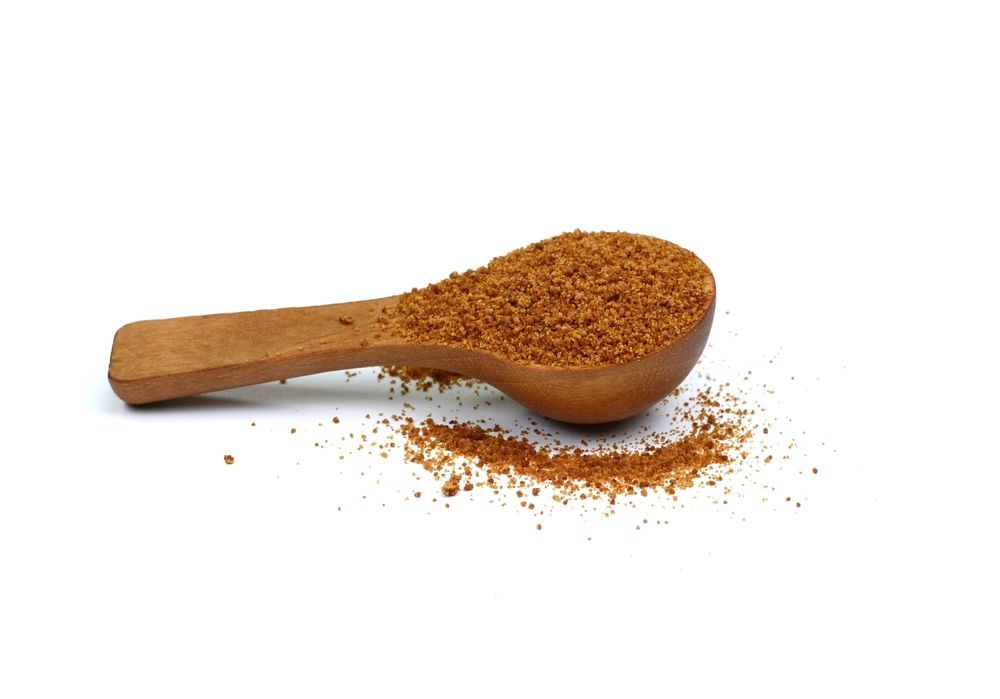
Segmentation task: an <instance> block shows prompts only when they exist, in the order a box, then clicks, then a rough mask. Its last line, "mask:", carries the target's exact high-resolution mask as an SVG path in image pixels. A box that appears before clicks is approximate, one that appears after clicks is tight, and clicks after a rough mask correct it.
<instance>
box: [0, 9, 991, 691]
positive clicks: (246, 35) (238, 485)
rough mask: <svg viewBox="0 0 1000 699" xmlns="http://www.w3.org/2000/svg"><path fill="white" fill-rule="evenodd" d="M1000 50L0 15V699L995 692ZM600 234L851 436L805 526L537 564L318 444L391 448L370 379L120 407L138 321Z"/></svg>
mask: <svg viewBox="0 0 1000 699" xmlns="http://www.w3.org/2000/svg"><path fill="white" fill-rule="evenodd" d="M998 35H1000V23H998V18H997V11H996V8H995V5H994V4H992V3H987V2H983V3H971V2H954V1H952V2H905V3H904V2H898V3H894V2H879V1H872V0H866V1H865V2H830V3H796V2H786V3H783V2H763V3H723V2H703V3H685V4H666V3H649V4H642V3H625V2H616V3H607V4H604V5H601V4H595V3H585V2H580V3H565V4H553V3H544V2H531V3H510V2H508V3H502V4H497V5H495V6H493V7H486V6H476V5H474V4H472V3H453V4H450V3H344V4H341V5H339V6H338V5H336V4H333V3H297V2H281V3H264V2H242V3H235V2H233V3H225V2H207V1H204V0H201V1H199V2H170V3H128V2H121V3H111V2H90V3H54V2H43V1H35V2H17V1H14V2H5V3H3V4H2V6H0V232H2V234H3V241H4V242H3V251H4V252H3V254H2V257H0V268H2V278H0V286H2V300H0V303H2V305H3V308H2V312H3V322H4V328H5V330H4V333H3V336H4V341H3V343H2V346H0V353H2V359H3V362H4V366H5V367H6V372H5V377H4V389H5V390H4V398H5V401H4V404H5V410H4V415H3V420H2V435H3V438H2V441H0V695H3V696H4V697H31V696H46V697H55V696H101V697H113V696H129V697H133V696H241V697H242V696H252V695H260V696H334V695H340V696H364V695H372V696H375V695H379V696H391V695H401V694H404V693H405V694H417V695H436V696H475V695H500V696H510V695H537V694H542V693H546V694H549V695H557V696H562V695H570V694H578V695H603V696H633V695H634V696H645V695H650V696H651V695H665V694H677V695H682V696H683V695H699V694H705V695H716V696H717V695H720V694H728V695H746V694H751V695H764V696H781V695H784V696H803V695H805V696H816V695H820V696H822V695H831V696H834V695H843V694H845V693H851V694H876V693H878V694H886V693H890V694H893V695H901V694H912V693H928V694H935V695H941V694H945V693H947V694H948V695H962V696H976V695H978V696H988V695H991V696H996V693H997V691H998V679H997V669H996V658H997V651H998V648H997V636H996V634H997V625H998V621H1000V620H998V608H997V602H996V596H995V595H996V589H997V587H998V582H1000V581H998V576H997V573H996V563H997V561H996V559H997V554H996V532H997V530H998V526H997V525H998V521H997V520H998V517H997V514H996V509H997V497H998V486H1000V482H998V481H1000V479H998V476H997V468H998V466H1000V464H998V459H997V451H996V439H995V435H996V420H995V418H996V412H997V409H996V396H997V392H996V390H997V388H998V386H997V380H996V370H995V365H994V354H995V352H996V342H995V340H993V339H992V338H993V335H992V331H993V329H994V328H993V326H995V324H996V311H995V308H994V302H995V301H996V299H997V285H996V282H995V274H996V273H995V262H996V259H997V258H996V245H995V239H996V235H997V234H998V233H1000V211H998V209H1000V205H998V193H1000V166H998V163H1000V138H998V132H1000V129H998V124H1000V90H998V87H1000V80H998V78H1000V76H998V66H1000V48H998V46H1000V44H998V41H997V37H998ZM577 227H579V228H582V229H588V230H593V229H610V230H618V229H621V230H628V231H636V232H644V233H651V234H656V235H659V236H662V237H666V238H669V239H671V240H674V241H676V242H678V243H680V244H682V245H685V246H686V247H689V248H691V249H693V250H695V251H696V252H698V253H699V255H701V256H702V257H703V259H705V260H706V261H707V262H708V263H709V264H710V265H711V266H712V268H713V270H714V271H715V273H716V276H717V279H718V282H719V289H720V301H719V303H720V306H719V312H720V316H719V321H718V323H717V326H716V329H715V331H714V334H713V341H712V347H710V348H709V350H708V351H707V353H706V361H707V360H708V359H709V358H712V359H713V361H716V362H720V363H722V364H725V365H727V366H730V367H732V371H745V370H747V369H755V370H757V369H760V370H761V371H763V365H764V364H766V359H767V358H770V357H774V356H775V355H777V356H778V359H777V360H776V362H775V364H774V365H773V368H772V369H771V372H772V374H771V380H772V382H773V383H772V385H773V386H774V390H775V394H774V397H773V401H775V403H774V406H773V409H774V410H775V411H776V412H775V415H776V416H781V417H782V418H783V419H787V421H788V424H789V425H791V426H793V428H794V429H795V430H799V431H804V432H806V433H807V435H808V436H803V437H802V439H803V440H806V441H807V442H809V441H810V440H812V442H815V443H818V442H820V441H825V442H826V443H827V446H826V447H825V448H822V449H819V448H816V449H814V450H813V451H812V452H811V453H810V458H813V459H815V463H821V464H822V470H821V473H820V475H819V476H816V477H812V476H810V477H809V478H805V477H801V476H798V475H796V474H795V473H793V469H792V468H791V467H788V466H786V467H785V471H784V472H781V471H780V470H776V471H775V472H774V474H767V473H765V474H763V476H762V477H763V478H764V479H765V480H767V479H774V481H775V482H779V483H781V484H782V485H783V486H784V485H788V487H794V488H796V490H794V491H793V494H794V495H796V496H799V495H801V496H803V497H808V500H807V502H806V503H805V504H804V506H803V507H802V508H801V509H799V510H798V511H792V510H789V509H787V508H785V507H781V506H779V505H778V503H777V502H776V500H774V499H772V500H771V501H769V502H764V501H763V500H754V499H753V498H751V497H747V498H745V500H744V501H743V502H742V504H741V507H742V511H741V512H742V514H741V516H739V517H736V516H732V515H731V514H730V513H727V511H726V510H724V509H720V508H718V507H714V506H709V505H707V504H705V503H704V502H703V501H701V500H698V499H697V498H694V499H692V500H691V501H690V502H689V504H688V506H687V507H686V508H685V509H683V510H680V511H676V512H673V513H672V515H671V524H670V525H668V526H661V527H645V528H642V529H641V530H639V531H636V530H635V528H634V526H633V525H634V524H635V523H636V519H635V516H634V515H633V514H628V513H625V514H618V515H616V516H615V517H613V518H608V519H605V518H603V517H577V516H575V515H573V514H570V515H567V516H563V517H559V516H553V517H552V518H550V519H549V520H545V521H546V524H545V528H544V529H543V530H542V531H540V532H539V531H537V530H535V528H534V526H533V521H534V520H531V521H528V520H526V519H525V517H523V516H520V513H517V512H511V511H510V510H507V509H504V508H502V507H499V506H495V505H490V504H489V503H487V502H486V501H485V500H484V499H480V500H475V501H468V500H460V499H459V498H456V499H455V500H456V505H455V506H454V507H453V508H451V509H450V510H447V511H446V510H443V509H442V508H441V507H440V503H438V507H436V508H435V507H430V503H428V502H427V501H426V500H424V501H422V502H420V503H414V501H413V500H412V499H411V500H407V499H406V496H407V495H408V494H409V491H410V490H411V489H413V487H414V481H413V476H412V475H411V474H412V473H413V469H412V467H410V466H406V465H404V464H403V463H402V461H400V460H398V457H394V458H395V459H396V460H395V461H392V460H390V461H387V462H383V463H381V464H379V466H378V469H379V473H380V474H381V477H380V482H379V483H376V482H375V476H374V475H373V474H372V473H367V474H366V475H364V476H362V475H360V471H361V470H363V469H364V468H365V460H364V459H363V458H359V459H356V460H355V461H351V462H348V464H349V465H348V466H347V467H344V466H342V465H339V464H337V463H336V461H335V458H334V456H333V452H332V451H331V452H327V451H317V450H313V451H310V450H309V449H308V448H307V445H305V443H304V442H303V443H302V445H299V446H296V443H295V442H293V441H292V440H291V439H290V436H289V435H288V434H287V426H288V425H292V424H299V425H300V426H309V425H312V424H318V422H320V421H323V420H328V419H329V416H330V414H331V411H333V410H334V409H340V410H342V412H341V413H340V414H342V415H346V416H348V417H347V418H345V419H348V420H352V419H355V418H351V417H349V416H350V415H354V414H355V413H357V414H360V413H363V412H366V410H365V404H364V402H365V400H366V395H367V394H366V393H365V391H364V390H360V389H356V388H355V389H351V390H353V391H354V393H351V390H348V389H349V388H350V386H348V385H347V384H344V383H343V379H342V377H338V376H327V377H317V378H315V379H309V380H303V381H292V382H289V384H288V385H287V386H283V387H278V386H271V387H262V388H258V389H250V390H248V391H244V392H231V393H230V394H228V395H229V398H228V399H227V400H228V402H215V403H213V402H197V401H195V402H189V403H186V404H184V405H182V406H178V407H175V408H172V409H170V408H168V409H156V410H147V411H136V410H129V409H126V408H125V407H124V406H122V405H121V404H120V403H119V402H117V400H116V399H115V398H114V396H113V395H112V394H111V392H110V390H109V389H108V387H107V384H106V380H105V374H106V369H107V358H108V352H109V349H110V344H111V338H112V335H113V333H114V331H115V329H116V328H117V327H118V326H119V325H121V324H123V323H125V322H127V321H131V320H137V319H140V318H152V317H164V316H174V315H185V314H191V313H206V312H214V311H228V310H243V309H252V308H262V307H278V306H288V305H306V304H317V303H328V302H335V301H346V300H353V299H362V298H370V297H376V296H382V295H388V294H392V293H397V292H399V291H402V290H406V289H409V288H410V287H412V286H416V285H423V284H425V283H428V282H430V281H434V280H436V279H439V278H441V277H442V276H444V275H446V274H447V273H448V272H450V271H452V270H454V269H459V270H462V269H465V268H467V267H469V266H473V265H478V264H482V263H484V262H485V261H487V260H488V259H489V258H490V257H492V256H494V255H498V254H502V253H503V252H506V251H508V250H510V249H513V248H514V247H517V246H520V245H522V244H525V243H528V242H531V241H534V240H537V239H540V238H544V237H547V236H549V235H553V234H556V233H558V232H561V231H563V230H571V229H573V228H577ZM725 311H729V315H728V316H727V315H725ZM791 376H796V378H797V383H793V382H792V380H791ZM352 385H353V384H352ZM359 391H360V392H359ZM372 395H374V394H372ZM372 400H375V398H374V397H373V398H372ZM352 410H353V411H355V412H354V413H351V411H352ZM355 417H356V415H355ZM314 418H315V419H314ZM251 420H255V421H258V423H259V430H260V431H258V432H253V431H251V429H250V428H249V426H248V425H249V422H250V421H251ZM303 429H304V428H303ZM315 429H316V430H319V429H320V428H319V427H316V428H315ZM305 434H306V435H308V434H309V433H305ZM317 434H319V433H317ZM331 434H332V433H331ZM812 442H810V443H812ZM224 453H234V454H236V455H238V460H237V463H236V464H235V465H234V466H232V467H227V466H226V465H225V464H224V463H223V461H222V459H221V455H222V454H224ZM810 463H813V462H810ZM352 469H354V470H356V471H358V472H359V473H358V474H355V473H354V471H352ZM362 495H364V496H366V499H364V500H362ZM338 506H340V507H341V509H340V510H338V509H337V507H338ZM744 519H745V521H744Z"/></svg>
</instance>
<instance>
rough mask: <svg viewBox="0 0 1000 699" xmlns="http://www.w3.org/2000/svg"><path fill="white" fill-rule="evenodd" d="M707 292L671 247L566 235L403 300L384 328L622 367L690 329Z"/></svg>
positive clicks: (546, 360) (608, 236)
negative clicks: (620, 365) (622, 364)
mask: <svg viewBox="0 0 1000 699" xmlns="http://www.w3.org/2000/svg"><path fill="white" fill-rule="evenodd" d="M713 295H714V282H713V279H712V274H711V272H710V271H709V269H708V267H707V266H706V265H705V263H704V262H702V261H701V260H700V259H698V257H697V256H696V255H695V254H694V253H692V252H690V251H688V250H685V249H684V248H682V247H680V246H679V245H675V244H673V243H670V242H667V241H665V240H661V239H659V238H653V237H651V236H646V235H636V234H632V233H621V232H619V233H606V232H600V233H585V232H582V231H579V230H577V231H573V232H572V233H564V234H562V235H559V236H556V237H554V238H549V239H547V240H543V241H541V242H538V243H534V244H532V245H529V246H527V247H524V248H520V249H518V250H514V251H513V252H510V253H508V254H506V255H503V256H501V257H497V258H495V259H494V260H493V261H491V262H490V263H489V264H488V265H486V266H485V267H480V268H478V269H473V270H469V271H467V272H463V273H462V274H459V273H457V272H453V273H452V274H451V275H450V276H449V277H448V278H447V279H444V280H442V281H440V282H437V283H436V284H431V285H430V286H427V287H424V288H422V289H414V290H413V291H411V292H409V293H406V294H403V295H402V297H401V298H400V300H399V303H398V305H396V306H394V307H387V308H386V313H385V318H384V321H383V322H384V324H385V325H386V326H388V329H389V330H390V332H392V333H393V334H395V335H397V336H401V337H403V338H405V339H407V340H410V341H415V342H428V343H437V344H445V345H455V346H460V347H465V348H468V349H478V350H485V351H488V352H493V353H496V354H498V355H500V356H502V357H506V358H507V359H511V360H513V361H517V362H524V363H535V364H544V365H547V366H559V367H579V366H600V365H609V364H620V363H623V362H629V361H632V360H635V359H638V358H639V357H642V356H643V355H646V354H649V353H650V352H653V351H655V350H658V349H660V348H662V347H665V346H667V345H669V344H671V343H672V342H674V341H676V340H677V339H679V338H680V337H681V336H683V335H684V334H685V333H687V332H689V331H690V330H692V329H693V328H694V327H695V325H697V323H698V321H699V320H701V318H702V317H703V316H704V314H705V311H706V309H707V307H708V305H709V304H710V303H711V301H712V298H713Z"/></svg>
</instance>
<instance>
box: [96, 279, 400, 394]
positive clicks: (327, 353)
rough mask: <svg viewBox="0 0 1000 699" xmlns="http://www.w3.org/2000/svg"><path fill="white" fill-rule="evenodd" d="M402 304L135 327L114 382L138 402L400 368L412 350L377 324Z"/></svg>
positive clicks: (119, 349) (117, 342)
mask: <svg viewBox="0 0 1000 699" xmlns="http://www.w3.org/2000/svg"><path fill="white" fill-rule="evenodd" d="M397 299H398V297H395V296H392V297H387V298H382V299H372V300H370V301H355V302H351V303H336V304H330V305H326V306H309V307H304V308H281V309H276V310H267V311H247V312H243V313H220V314H216V315H205V316H189V317H186V318H170V319H166V320H143V321H139V322H136V323H129V324H128V325H125V326H123V327H121V328H120V329H119V330H118V332H117V333H116V334H115V339H114V343H113V345H112V348H111V362H110V366H109V368H108V380H109V381H110V383H111V388H112V389H113V390H114V392H115V393H116V394H117V395H118V397H119V398H121V399H122V400H124V401H125V402H126V403H131V404H133V405H138V404H141V403H152V402H154V401H160V400H167V399H169V398H180V397H183V396H192V395H195V394H198V393H206V392H208V391H218V390H221V389H225V388H235V387H237V386H249V385H251V384H257V383H264V382H267V381H276V380H278V379H283V378H290V377H293V376H305V375H307V374H316V373H319V372H324V371H333V370H336V369H351V368H356V367H363V366H374V365H380V364H393V363H399V362H401V361H402V360H404V359H405V358H406V356H407V355H408V353H407V345H406V344H405V342H403V341H401V340H399V339H398V338H392V337H389V336H388V333H387V332H386V331H385V330H384V329H383V327H382V325H381V323H379V317H380V316H381V314H382V309H383V308H385V307H386V306H389V305H394V304H395V302H396V301H397Z"/></svg>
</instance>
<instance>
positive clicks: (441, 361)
mask: <svg viewBox="0 0 1000 699" xmlns="http://www.w3.org/2000/svg"><path fill="white" fill-rule="evenodd" d="M705 285H706V288H707V289H708V290H709V291H710V292H711V293H710V294H708V296H707V298H708V301H706V303H705V305H704V307H703V309H702V313H701V315H700V318H699V320H698V321H697V322H696V323H695V325H694V326H693V327H692V328H691V329H690V330H688V331H687V332H686V333H685V334H684V335H682V336H681V337H679V338H678V339H676V340H675V341H674V342H672V343H671V344H669V345H667V346H665V347H661V348H659V349H658V350H656V351H654V352H650V353H648V354H646V355H644V356H642V357H640V358H639V359H636V360H634V361H630V362H625V363H622V364H613V365H603V366H594V367H558V366H545V365H541V364H528V363H522V362H514V361H511V360H509V359H505V358H504V357H501V356H499V355H497V354H494V353H491V352H487V351H484V350H477V349H466V348H464V347H457V346H451V345H440V344H427V343H419V342H412V341H408V340H404V339H402V338H400V337H396V336H393V335H391V334H390V333H389V332H388V331H386V329H385V328H384V327H383V325H382V323H380V322H379V319H380V318H381V317H382V314H383V313H384V310H383V309H386V308H389V307H391V306H394V305H395V304H396V303H397V302H398V300H399V297H398V296H390V297H387V298H381V299H372V300H369V301H355V302H351V303H337V304H330V305H325V306H309V307H304V308H282V309H276V310H263V311H246V312H241V313H221V314H215V315H204V316H188V317H185V318H169V319H165V320H143V321H138V322H135V323H129V324H128V325H125V326H122V327H121V328H120V329H119V330H118V332H117V333H116V334H115V338H114V343H113V345H112V348H111V362H110V366H109V368H108V380H109V381H110V383H111V388H112V390H114V392H115V394H116V395H117V396H118V397H119V398H121V399H122V400H123V401H125V402H126V403H129V404H132V405H140V404H143V403H153V402H156V401H163V400H169V399H171V398H181V397H186V396H192V395H196V394H199V393H207V392H210V391H219V390H223V389H228V388H236V387H239V386H249V385H252V384H258V383H265V382H268V381H277V380H279V379H284V378H292V377H295V376H306V375H309V374H318V373H321V372H325V371H334V370H338V369H355V368H359V367H366V366H387V365H397V366H418V367H426V368H429V369H440V370H444V371H451V372H455V373H459V374H463V375H465V376H469V377H472V378H476V379H480V380H482V381H485V382H486V383H488V384H491V385H493V386H495V387H496V388H498V389H500V390H501V391H503V392H504V393H506V394H507V395H509V396H510V397H511V398H513V399H514V400H516V401H518V402H519V403H521V404H522V405H524V406H525V407H527V408H530V409H531V410H534V411H535V412H537V413H540V414H541V415H544V416H546V417H550V418H553V419H556V420H562V421H564V422H572V423H578V424H594V423H601V422H612V421H615V420H623V419H625V418H628V417H631V416H633V415H636V414H638V413H640V412H642V411H643V410H646V409H647V408H649V407H650V406H651V405H653V404H655V403H656V402H658V401H659V400H661V399H662V398H663V397H665V396H666V395H667V394H669V393H670V392H671V391H673V390H674V389H675V388H677V386H678V385H680V383H681V381H683V380H684V378H685V377H686V376H687V375H688V373H689V372H690V371H691V369H692V368H693V367H694V365H695V364H696V363H697V361H698V357H699V356H700V355H701V352H702V350H703V349H704V348H705V344H706V343H707V342H708V334H709V331H710V329H711V327H712V318H713V315H714V311H715V280H714V279H713V278H712V276H711V274H708V276H707V277H706V279H705Z"/></svg>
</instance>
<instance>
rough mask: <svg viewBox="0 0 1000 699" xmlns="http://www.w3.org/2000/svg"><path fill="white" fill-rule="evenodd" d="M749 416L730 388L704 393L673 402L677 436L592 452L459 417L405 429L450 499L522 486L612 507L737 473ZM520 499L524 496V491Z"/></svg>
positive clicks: (410, 452) (413, 452)
mask: <svg viewBox="0 0 1000 699" xmlns="http://www.w3.org/2000/svg"><path fill="white" fill-rule="evenodd" d="M751 414H752V411H751V410H750V409H748V408H747V407H746V406H745V405H744V404H743V403H742V401H740V400H739V399H738V398H737V397H736V396H734V395H732V394H731V393H728V392H727V391H726V390H725V389H723V388H718V389H716V390H714V391H713V390H711V389H707V388H706V389H702V390H701V391H699V392H698V393H697V394H696V395H695V396H694V397H693V399H692V400H690V401H685V402H681V403H677V404H675V409H674V414H673V423H674V429H673V431H672V433H651V434H648V435H646V436H645V437H642V438H641V439H639V440H638V441H637V442H634V443H615V442H611V443H605V444H603V445H601V446H598V447H596V448H587V449H584V448H582V447H580V446H568V445H561V444H544V443H538V442H537V441H531V440H529V439H527V438H525V437H524V436H522V435H514V434H511V433H509V432H507V431H505V430H504V429H503V428H502V427H500V426H498V425H493V426H489V427H484V426H483V425H481V424H476V423H471V422H458V421H454V420H453V421H451V422H448V423H440V422H437V421H435V420H433V419H431V418H428V419H426V420H424V421H423V422H420V423H415V422H411V421H403V422H402V424H401V425H400V427H399V429H400V431H401V432H402V434H403V435H404V436H405V437H406V440H407V443H406V456H407V458H408V459H409V460H410V461H413V462H415V463H419V464H421V465H423V467H424V468H425V469H427V470H428V471H430V472H432V473H434V474H435V476H436V477H437V478H439V479H442V480H444V486H443V487H442V491H443V492H444V494H445V495H448V496H453V495H455V494H457V493H458V492H459V490H471V489H472V488H473V487H476V486H479V487H486V488H490V489H492V490H495V491H498V490H499V489H500V488H511V487H519V488H523V489H524V490H525V491H527V490H529V489H530V491H531V495H532V496H537V495H538V494H539V492H540V489H539V488H538V487H531V486H532V485H534V484H536V483H543V484H547V485H548V486H551V487H553V488H554V489H555V490H556V492H557V493H558V494H559V497H561V498H563V499H566V498H574V497H576V498H581V499H588V498H597V499H607V500H608V501H609V502H611V503H614V502H615V499H616V498H617V497H618V496H620V495H636V494H638V495H647V494H648V493H649V491H652V490H661V491H664V492H666V493H667V494H669V495H673V494H674V493H675V492H676V491H677V490H678V489H681V488H687V487H690V486H692V485H694V484H695V483H696V482H697V481H698V480H699V479H701V480H702V481H703V482H704V483H705V484H706V485H708V486H715V485H718V484H719V483H720V482H721V481H722V480H723V479H724V478H726V477H728V475H729V474H730V473H731V472H732V468H731V467H730V462H731V460H732V459H733V457H734V456H738V454H739V452H740V449H741V448H742V447H743V446H744V445H745V444H746V442H747V440H748V439H749V438H750V436H751V433H752V428H751V427H750V426H749V425H748V424H747V423H748V418H749V417H750V416H751ZM517 495H518V496H519V497H521V496H522V495H524V493H523V492H522V491H521V490H519V491H518V493H517ZM523 505H524V503H522V506H523ZM530 507H531V508H533V507H534V505H531V506H530Z"/></svg>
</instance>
